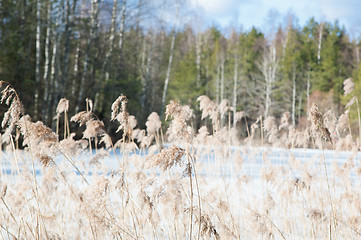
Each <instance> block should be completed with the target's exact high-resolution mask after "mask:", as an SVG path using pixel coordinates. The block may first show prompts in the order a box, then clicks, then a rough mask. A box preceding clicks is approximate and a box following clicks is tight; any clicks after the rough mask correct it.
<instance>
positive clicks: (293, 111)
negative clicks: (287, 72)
mask: <svg viewBox="0 0 361 240" xmlns="http://www.w3.org/2000/svg"><path fill="white" fill-rule="evenodd" d="M292 125H293V126H295V125H296V70H295V69H294V70H293V77H292Z"/></svg>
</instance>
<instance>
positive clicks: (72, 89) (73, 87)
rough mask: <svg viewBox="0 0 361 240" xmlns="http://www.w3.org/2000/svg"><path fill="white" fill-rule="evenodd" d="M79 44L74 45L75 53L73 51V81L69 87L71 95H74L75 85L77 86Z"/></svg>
mask: <svg viewBox="0 0 361 240" xmlns="http://www.w3.org/2000/svg"><path fill="white" fill-rule="evenodd" d="M79 51H80V48H79V44H78V45H77V47H76V53H75V60H74V69H73V82H72V87H71V95H72V96H75V91H76V87H77V82H78V81H77V80H78V72H79V67H78V64H79Z"/></svg>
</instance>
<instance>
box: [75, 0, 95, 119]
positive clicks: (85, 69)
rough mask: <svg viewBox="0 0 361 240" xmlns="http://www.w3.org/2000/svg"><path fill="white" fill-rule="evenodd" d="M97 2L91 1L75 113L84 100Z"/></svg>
mask: <svg viewBox="0 0 361 240" xmlns="http://www.w3.org/2000/svg"><path fill="white" fill-rule="evenodd" d="M99 1H100V0H93V1H92V10H91V29H90V36H89V38H88V39H87V43H86V45H87V46H86V51H85V55H84V63H83V74H82V76H81V81H80V86H79V95H78V101H77V105H76V107H75V112H78V111H79V108H80V105H81V101H82V100H83V98H84V92H85V79H86V77H87V75H88V68H89V52H90V48H91V43H92V41H93V40H94V38H95V31H96V29H97V26H98V15H99Z"/></svg>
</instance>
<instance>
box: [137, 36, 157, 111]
mask: <svg viewBox="0 0 361 240" xmlns="http://www.w3.org/2000/svg"><path fill="white" fill-rule="evenodd" d="M156 37H157V35H156V33H153V34H152V46H151V47H150V50H149V53H148V58H147V65H146V68H145V74H144V82H143V89H142V96H141V98H140V100H141V108H142V109H144V108H145V103H146V101H147V87H148V81H149V77H150V64H151V62H152V58H153V50H154V48H155V44H156Z"/></svg>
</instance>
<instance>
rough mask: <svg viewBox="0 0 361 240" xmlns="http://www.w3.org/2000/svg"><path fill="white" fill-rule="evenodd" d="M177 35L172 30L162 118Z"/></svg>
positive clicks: (161, 112) (161, 111)
mask: <svg viewBox="0 0 361 240" xmlns="http://www.w3.org/2000/svg"><path fill="white" fill-rule="evenodd" d="M175 35H176V33H175V28H173V30H172V38H171V45H170V53H169V59H168V67H167V75H166V77H165V81H164V87H163V94H162V105H161V110H160V116H162V114H163V111H164V106H165V100H166V96H167V91H168V84H169V78H170V71H171V68H172V62H173V54H174V42H175Z"/></svg>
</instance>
